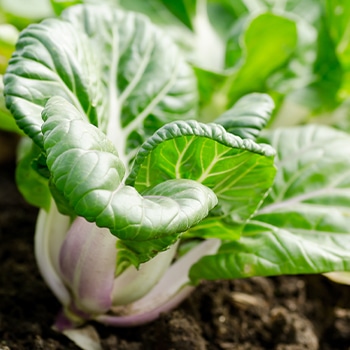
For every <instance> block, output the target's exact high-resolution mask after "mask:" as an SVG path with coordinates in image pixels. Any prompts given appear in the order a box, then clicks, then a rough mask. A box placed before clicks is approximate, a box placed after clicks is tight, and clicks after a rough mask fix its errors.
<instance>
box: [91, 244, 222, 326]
mask: <svg viewBox="0 0 350 350" xmlns="http://www.w3.org/2000/svg"><path fill="white" fill-rule="evenodd" d="M220 245H221V241H220V240H219V239H210V240H206V241H204V242H202V243H201V244H199V245H198V246H197V247H195V248H193V249H191V251H189V252H188V253H187V254H186V255H184V256H183V257H181V258H180V259H179V260H177V261H176V262H175V263H174V264H173V265H171V266H170V267H169V269H168V270H167V271H166V273H165V274H164V276H163V277H162V278H161V279H160V281H159V282H158V283H157V284H156V285H155V287H154V288H153V289H152V290H151V291H150V292H149V293H148V294H147V295H145V296H144V297H143V298H141V299H139V300H137V301H136V302H134V303H132V304H130V305H126V306H121V307H119V308H114V310H113V311H114V312H115V313H117V312H118V313H119V315H116V316H111V315H101V316H98V317H97V318H96V320H97V321H99V322H101V323H105V324H108V325H113V326H118V327H129V326H136V325H141V324H144V323H147V322H150V321H153V320H155V319H156V318H158V317H159V315H160V314H161V313H165V312H168V311H170V310H172V309H173V308H175V307H176V306H178V305H179V304H180V303H181V302H182V301H183V300H184V299H185V298H186V297H188V295H189V294H190V293H191V292H192V291H193V290H194V288H195V287H193V286H191V285H190V280H189V278H188V274H189V271H190V269H191V266H192V265H193V264H194V263H196V262H197V261H198V260H199V259H200V258H202V257H203V256H206V255H210V254H215V253H216V252H217V250H218V249H219V247H220Z"/></svg>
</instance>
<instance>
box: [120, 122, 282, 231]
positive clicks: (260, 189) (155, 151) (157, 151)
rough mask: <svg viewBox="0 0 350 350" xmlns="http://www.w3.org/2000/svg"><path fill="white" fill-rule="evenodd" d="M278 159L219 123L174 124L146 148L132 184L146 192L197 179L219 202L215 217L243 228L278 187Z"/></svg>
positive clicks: (147, 142)
mask: <svg viewBox="0 0 350 350" xmlns="http://www.w3.org/2000/svg"><path fill="white" fill-rule="evenodd" d="M273 156H274V150H273V149H272V148H270V147H268V146H265V145H259V144H257V143H255V142H254V141H252V140H249V139H245V140H242V139H241V138H239V137H237V136H234V135H233V134H230V133H228V132H226V131H225V129H224V128H223V127H222V126H220V125H218V124H202V123H198V122H196V121H188V122H185V121H182V122H181V121H180V122H173V123H170V124H167V125H166V126H164V127H163V128H161V129H160V130H158V131H157V132H156V133H155V134H154V135H153V136H152V137H151V138H149V139H148V140H147V141H146V142H145V143H144V144H143V146H142V147H141V148H140V151H139V153H138V155H137V157H136V159H135V163H134V166H133V168H132V170H131V173H130V175H129V177H128V179H127V180H126V183H127V184H129V185H134V186H135V188H137V189H138V191H140V192H142V191H143V190H144V189H146V188H148V187H152V186H155V185H156V184H159V183H161V182H163V181H167V180H170V179H191V180H195V181H197V182H199V183H202V184H203V185H205V186H207V187H209V188H211V189H212V190H213V191H214V193H215V194H216V196H217V197H218V200H219V204H218V206H217V207H216V208H215V210H214V212H213V213H212V215H216V216H219V217H220V218H221V219H225V220H228V221H229V223H231V224H232V222H234V223H239V224H242V223H244V222H245V221H246V220H247V219H248V218H249V217H250V216H251V215H252V213H253V212H254V211H255V210H256V208H257V207H258V205H259V204H260V203H261V201H262V199H263V198H264V196H265V194H266V191H267V190H268V189H269V188H270V186H271V185H272V183H273V178H274V175H275V168H274V165H273ZM203 225H207V223H203ZM235 234H236V233H234V232H232V235H235Z"/></svg>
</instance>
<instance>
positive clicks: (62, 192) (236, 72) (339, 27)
mask: <svg viewBox="0 0 350 350" xmlns="http://www.w3.org/2000/svg"><path fill="white" fill-rule="evenodd" d="M77 2H79V3H80V2H84V3H96V2H95V1H94V0H90V1H73V2H71V1H68V2H66V1H58V0H57V1H56V0H52V1H51V4H52V5H53V8H54V10H55V13H57V14H60V13H61V11H62V10H63V9H64V8H66V10H64V11H63V12H62V14H61V15H60V17H55V18H48V19H45V20H44V21H42V22H41V23H37V24H32V25H30V26H28V27H27V28H26V29H25V30H24V31H22V33H21V34H20V36H19V39H18V42H17V45H16V50H15V52H14V54H13V55H12V58H11V60H10V61H9V65H8V68H7V70H6V74H5V76H4V94H5V99H6V106H7V108H8V109H9V110H10V111H11V113H12V115H13V117H14V120H15V121H16V123H17V125H18V126H19V128H20V129H21V130H22V131H23V132H24V133H25V134H26V135H27V136H26V138H25V139H24V141H23V143H22V146H21V149H20V157H19V159H20V162H19V165H18V169H17V182H18V184H19V188H20V190H21V192H22V193H23V195H24V196H25V198H26V199H27V200H28V201H29V202H30V203H32V204H33V205H36V206H38V207H40V208H41V211H40V214H39V217H38V224H37V229H36V234H35V240H36V244H35V245H36V256H37V260H38V264H39V268H40V270H41V273H42V275H43V276H44V278H45V280H46V281H47V283H48V284H49V286H50V287H51V288H52V290H53V292H54V293H55V294H56V296H57V298H58V299H59V300H60V302H61V303H62V305H63V312H62V314H61V315H60V316H59V317H58V319H57V321H56V324H55V325H56V328H57V329H59V330H61V331H65V330H66V329H71V328H74V327H76V326H78V325H81V324H83V323H85V322H86V321H87V320H90V319H93V320H97V321H99V322H103V323H107V324H110V325H115V326H126V325H136V324H142V323H145V322H149V321H151V320H153V319H155V318H156V317H158V316H159V314H160V313H162V312H166V311H168V310H169V309H171V308H173V307H175V306H176V305H177V304H178V303H179V302H181V300H183V299H184V298H185V297H186V296H187V295H188V294H189V293H190V292H191V291H192V290H193V288H194V286H195V285H196V284H198V283H199V282H200V281H201V280H202V279H217V278H242V277H248V276H256V275H262V276H268V275H279V274H298V273H323V272H332V271H336V270H337V271H349V269H350V265H349V262H350V257H349V253H348V252H349V246H350V241H349V237H350V235H349V229H348V228H349V227H350V226H349V222H348V221H349V220H348V217H349V213H348V207H349V205H350V203H349V198H348V197H349V196H348V190H349V188H348V187H349V181H348V180H347V178H348V176H347V175H348V174H349V171H350V170H349V169H350V164H349V161H348V158H349V157H348V154H347V149H349V147H350V144H349V143H350V136H349V134H347V133H345V132H342V131H337V130H335V129H333V128H331V127H330V126H322V125H304V126H295V127H293V128H290V127H289V128H286V127H279V128H276V127H271V126H278V125H282V126H283V124H284V123H288V124H289V125H290V124H299V123H301V122H303V123H304V124H305V122H306V121H308V120H309V119H310V118H311V117H313V114H314V113H315V112H316V111H320V110H326V108H330V106H332V107H331V108H338V107H339V106H340V104H341V103H342V102H343V101H345V102H346V99H347V92H346V91H347V87H346V86H347V83H346V76H347V74H348V65H347V61H346V60H347V54H346V52H347V48H346V41H344V40H345V39H344V38H345V33H346V30H347V26H346V23H347V22H346V18H347V17H346V16H347V11H346V8H345V7H344V8H343V7H341V8H342V15H341V21H340V22H339V23H338V22H337V21H336V20H335V19H334V18H335V17H336V16H338V12H337V11H339V9H338V10H337V9H336V8H335V7H334V6H336V5H334V4H333V3H331V2H326V6H325V7H323V5H322V4H319V3H315V1H313V0H308V1H304V2H301V1H292V0H289V1H285V2H283V4H282V3H280V2H277V1H276V2H275V1H269V2H267V1H256V2H255V4H256V8H255V7H254V8H253V7H252V6H251V2H249V1H236V2H231V1H224V0H220V1H215V2H208V3H207V2H205V1H200V0H197V1H187V0H186V1H180V0H178V1H175V2H171V3H170V2H166V1H162V0H147V1H142V2H141V1H138V0H133V1H128V2H126V1H119V2H118V4H117V3H114V2H113V1H106V3H109V5H108V6H107V5H106V4H105V5H101V4H100V3H98V5H91V4H90V5H87V4H80V5H75V6H71V5H73V4H76V3H77ZM338 6H345V5H341V4H338ZM305 8H307V9H308V11H307V13H306V12H305ZM130 9H132V10H136V11H138V12H142V13H143V14H140V13H136V12H131V11H129V10H130ZM311 9H315V10H313V11H311ZM287 11H289V12H287ZM145 14H146V15H147V16H148V17H147V16H145ZM222 16H223V17H222ZM343 16H344V17H343ZM151 20H152V21H153V22H154V23H156V24H157V26H156V25H155V24H153V23H152V22H151ZM221 22H222V23H221ZM224 24H225V25H224ZM226 26H230V28H229V30H224V29H225V28H226ZM318 30H320V33H318ZM318 34H319V35H318ZM316 37H318V41H316ZM257 38H259V40H258V41H257ZM174 42H175V43H174ZM324 43H331V44H332V45H330V47H331V48H332V50H333V51H332V50H330V51H327V50H325V49H324V47H323V46H322V45H323V44H324ZM328 63H337V64H336V65H334V66H333V67H334V69H335V71H336V76H334V77H333V76H332V74H331V73H332V71H331V69H330V68H328ZM6 64H7V63H6ZM332 69H333V68H332ZM324 72H325V73H326V79H324V80H322V79H321V76H322V74H323V73H324ZM333 78H334V79H333ZM332 79H333V80H332ZM327 85H328V86H330V87H331V89H330V94H329V96H328V97H327V98H328V99H327V101H326V103H325V106H322V107H321V104H322V103H321V102H322V101H323V98H322V96H323V93H324V92H325V91H326V89H325V87H326V86H327ZM264 92H269V93H270V94H271V96H272V97H270V96H269V95H267V94H265V93H264ZM305 96H306V98H305ZM275 104H276V105H277V107H278V108H277V111H276V112H274V113H273V109H274V106H275ZM341 107H342V108H345V110H346V109H347V107H346V105H343V106H341ZM299 110H302V112H299ZM337 111H338V112H339V111H340V109H339V110H337ZM332 113H333V112H332ZM6 114H7V115H8V112H6ZM290 115H292V118H290ZM0 117H1V118H3V117H2V116H0ZM271 117H272V118H271ZM270 118H271V119H272V120H271V121H270ZM337 118H338V117H335V114H334V115H333V116H332V117H331V118H330V119H329V120H330V122H328V124H331V125H332V124H335V123H334V120H337V125H338V126H339V125H347V121H346V119H345V120H344V118H343V116H342V117H341V118H340V119H337ZM327 120H328V119H327ZM318 121H319V122H321V121H322V119H321V118H319V120H318ZM264 129H266V130H264ZM349 130H350V128H349ZM275 156H276V157H275ZM275 158H276V159H275Z"/></svg>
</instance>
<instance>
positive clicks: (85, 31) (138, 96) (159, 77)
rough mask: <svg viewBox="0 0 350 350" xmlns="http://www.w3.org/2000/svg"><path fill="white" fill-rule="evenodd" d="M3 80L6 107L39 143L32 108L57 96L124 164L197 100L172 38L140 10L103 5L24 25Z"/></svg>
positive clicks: (188, 114) (190, 74)
mask: <svg viewBox="0 0 350 350" xmlns="http://www.w3.org/2000/svg"><path fill="white" fill-rule="evenodd" d="M58 53H59V54H58ZM4 82H5V95H6V103H7V106H8V107H9V109H10V110H11V112H12V113H13V115H14V116H15V118H16V120H17V123H18V125H19V126H20V127H21V128H22V129H23V130H24V131H25V133H26V134H28V135H29V136H30V137H32V138H33V140H34V141H35V142H36V143H37V144H38V145H39V146H40V147H42V133H41V124H42V120H41V116H40V113H41V111H42V109H43V107H44V106H45V104H46V102H47V100H48V99H49V98H50V97H52V96H56V95H58V96H62V97H64V98H65V99H66V100H67V101H69V102H70V103H72V104H73V105H74V106H75V107H76V108H77V109H78V110H79V111H80V112H81V113H82V114H83V115H85V117H86V120H89V121H90V122H91V123H92V124H94V125H98V127H99V128H100V129H101V130H103V131H104V132H105V133H106V134H107V135H108V136H109V138H110V139H111V140H112V141H113V142H114V144H115V146H116V147H117V149H118V152H119V154H120V157H121V158H122V159H123V161H124V163H128V162H129V161H130V160H131V159H132V157H133V156H134V151H135V149H136V148H137V147H138V146H139V145H140V144H141V143H142V142H143V141H144V140H145V139H146V138H147V137H148V136H149V135H151V134H153V132H154V131H155V130H156V129H158V128H159V127H160V126H161V125H163V124H165V123H167V122H169V121H172V120H174V119H179V118H180V119H181V118H188V117H192V116H194V114H195V111H196V105H197V95H196V81H195V78H194V76H193V72H192V70H191V69H190V67H189V66H188V65H187V64H186V63H185V62H184V60H183V59H182V58H181V57H180V54H179V50H178V48H177V47H176V46H175V44H173V43H172V42H171V40H170V39H169V38H168V37H166V36H165V35H164V34H163V32H162V31H161V30H159V29H158V28H156V27H155V26H154V25H152V24H151V23H150V21H149V20H148V19H147V18H146V17H144V16H142V15H139V14H135V13H131V12H123V11H122V10H119V9H118V10H117V9H115V8H111V7H107V6H83V5H77V6H73V7H70V8H68V9H67V11H65V12H64V13H63V15H62V18H61V19H47V20H45V21H43V22H42V23H41V24H35V25H31V26H30V27H28V29H26V30H25V31H23V32H22V33H21V35H20V38H19V41H18V43H17V50H16V52H15V53H14V56H13V58H12V59H11V61H10V64H9V68H8V70H7V73H6V75H5V78H4Z"/></svg>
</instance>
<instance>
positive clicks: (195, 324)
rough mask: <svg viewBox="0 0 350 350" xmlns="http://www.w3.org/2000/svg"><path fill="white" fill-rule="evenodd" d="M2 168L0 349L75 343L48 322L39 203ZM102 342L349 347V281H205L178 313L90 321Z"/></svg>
mask: <svg viewBox="0 0 350 350" xmlns="http://www.w3.org/2000/svg"><path fill="white" fill-rule="evenodd" d="M13 178H14V164H13V162H11V161H7V162H5V163H3V164H1V168H0V264H1V265H0V266H1V267H0V268H1V273H0V350H8V349H11V350H17V349H33V350H39V349H43V350H48V349H62V350H63V349H65V350H67V349H68V350H69V349H78V348H77V347H76V345H75V344H74V343H73V342H71V341H70V340H69V339H68V338H66V337H65V336H63V335H61V334H59V333H56V332H55V331H53V330H52V329H51V325H52V323H53V322H54V318H55V316H56V314H57V313H58V312H59V309H60V305H59V303H58V302H57V300H56V299H55V297H54V296H53V294H52V293H51V292H50V290H49V289H48V288H47V287H46V285H45V283H44V282H43V280H42V278H41V277H40V275H39V273H38V269H37V267H36V264H35V259H34V255H33V232H34V225H35V219H36V214H37V210H36V209H35V208H32V207H30V206H29V205H28V204H26V203H25V202H24V200H23V199H22V198H21V195H20V194H19V193H18V192H17V190H16V186H15V183H14V180H13ZM93 325H94V326H95V328H96V329H97V332H98V334H99V336H100V338H101V340H102V345H103V349H118V350H123V349H125V350H126V349H128V350H141V349H150V350H158V349H159V350H162V349H191V350H204V349H213V350H214V349H215V350H216V349H240V350H243V349H246V350H257V349H275V350H297V349H324V350H326V349H327V350H328V349H331V350H336V349H344V350H345V349H350V287H348V286H343V285H338V284H335V283H333V282H331V281H329V280H327V279H326V278H325V277H323V276H289V277H288V276H283V277H274V278H263V277H257V278H251V279H242V280H235V281H218V282H205V283H203V284H201V285H200V286H199V287H198V288H197V290H196V291H195V293H193V294H192V296H191V297H190V298H189V299H188V300H186V301H185V302H184V303H183V304H182V305H181V306H179V307H178V308H177V309H176V310H174V311H173V312H170V313H168V314H165V315H163V316H162V317H160V319H158V320H157V321H155V322H153V323H151V324H149V325H146V326H142V327H136V328H125V329H122V328H111V327H105V326H102V325H98V324H93Z"/></svg>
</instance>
